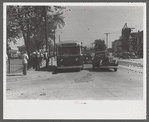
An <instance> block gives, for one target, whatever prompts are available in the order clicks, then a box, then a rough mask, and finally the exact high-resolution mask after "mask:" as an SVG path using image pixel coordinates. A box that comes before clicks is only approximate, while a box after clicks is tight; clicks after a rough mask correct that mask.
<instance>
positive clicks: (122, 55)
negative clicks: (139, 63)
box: [119, 52, 130, 59]
mask: <svg viewBox="0 0 149 122" xmlns="http://www.w3.org/2000/svg"><path fill="white" fill-rule="evenodd" d="M120 58H122V59H130V54H129V52H123V53H121V54H120V55H119V59H120Z"/></svg>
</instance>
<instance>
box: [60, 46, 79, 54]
mask: <svg viewBox="0 0 149 122" xmlns="http://www.w3.org/2000/svg"><path fill="white" fill-rule="evenodd" d="M79 54H80V47H65V48H64V47H59V48H58V55H79Z"/></svg>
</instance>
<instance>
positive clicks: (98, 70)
mask: <svg viewBox="0 0 149 122" xmlns="http://www.w3.org/2000/svg"><path fill="white" fill-rule="evenodd" d="M84 70H88V71H89V72H114V71H113V70H112V69H105V68H103V69H98V68H95V69H93V68H85V69H84Z"/></svg>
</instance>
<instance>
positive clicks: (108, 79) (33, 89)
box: [6, 64, 143, 100]
mask: <svg viewBox="0 0 149 122" xmlns="http://www.w3.org/2000/svg"><path fill="white" fill-rule="evenodd" d="M33 73H35V71H30V73H29V74H28V75H27V76H22V75H21V74H18V75H16V76H13V75H12V76H9V77H7V82H6V98H7V99H10V100H14V99H16V100H35V99H37V100H142V99H143V73H142V72H140V70H139V71H135V70H130V69H129V68H124V67H121V66H119V68H118V71H117V72H114V71H113V69H110V70H99V69H95V70H93V69H92V65H91V64H85V68H84V70H82V71H80V72H78V71H69V70H65V71H61V72H58V73H57V74H52V73H51V72H47V71H44V72H43V71H37V72H36V75H32V74H33Z"/></svg>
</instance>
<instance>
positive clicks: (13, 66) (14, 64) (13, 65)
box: [7, 59, 51, 74]
mask: <svg viewBox="0 0 149 122" xmlns="http://www.w3.org/2000/svg"><path fill="white" fill-rule="evenodd" d="M49 65H51V59H50V60H49ZM45 66H46V60H44V59H43V60H42V65H41V67H45ZM22 70H23V65H22V60H21V59H10V67H9V63H7V74H9V73H21V72H22Z"/></svg>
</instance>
